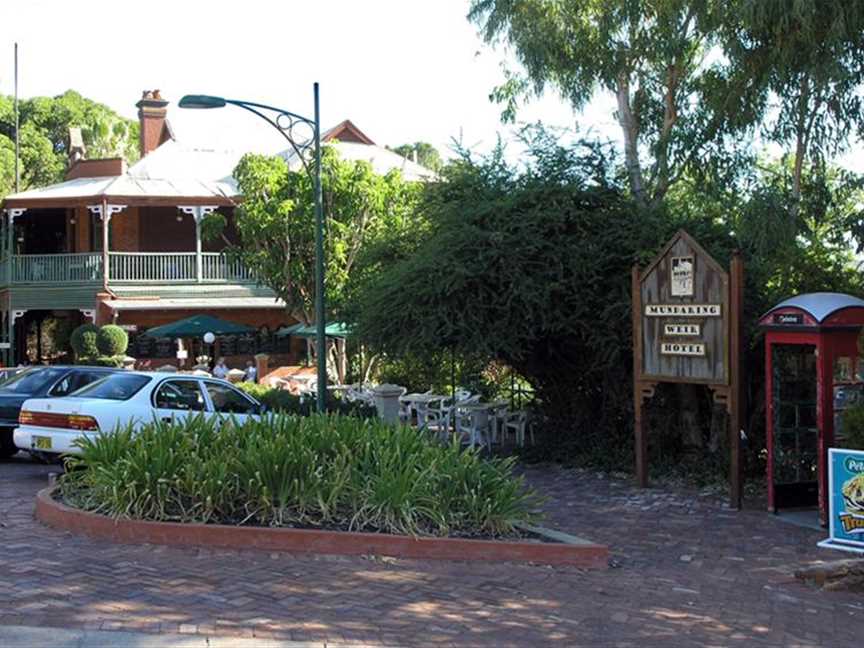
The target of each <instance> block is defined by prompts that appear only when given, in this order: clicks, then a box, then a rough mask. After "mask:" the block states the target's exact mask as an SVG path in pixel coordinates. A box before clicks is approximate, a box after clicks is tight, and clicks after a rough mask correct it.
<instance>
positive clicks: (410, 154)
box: [391, 142, 444, 173]
mask: <svg viewBox="0 0 864 648" xmlns="http://www.w3.org/2000/svg"><path fill="white" fill-rule="evenodd" d="M391 150H392V151H393V152H394V153H398V154H399V155H401V156H402V157H404V158H408V159H409V160H414V158H415V156H416V158H417V159H416V162H417V164H419V165H421V166H424V167H426V168H427V169H431V170H432V171H435V172H436V173H437V172H439V171H440V170H441V168H442V167H443V166H444V161H443V160H442V159H441V154H440V153H439V152H438V149H436V148H435V147H434V146H432V145H431V144H429V143H428V142H414V143H413V144H401V145H400V146H394V147H393V148H392V149H391Z"/></svg>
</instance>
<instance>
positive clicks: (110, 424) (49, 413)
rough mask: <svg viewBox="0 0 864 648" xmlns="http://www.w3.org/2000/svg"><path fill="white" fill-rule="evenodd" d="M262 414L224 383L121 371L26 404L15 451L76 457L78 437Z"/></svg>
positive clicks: (254, 402)
mask: <svg viewBox="0 0 864 648" xmlns="http://www.w3.org/2000/svg"><path fill="white" fill-rule="evenodd" d="M263 411H264V408H263V406H262V405H261V403H259V402H258V401H257V400H255V399H254V398H252V397H251V396H248V395H247V394H244V393H243V392H242V391H240V390H239V389H237V388H236V387H234V386H233V385H231V384H230V383H229V382H227V381H225V380H219V379H217V378H209V377H203V376H195V375H190V374H163V373H147V372H143V371H123V372H120V373H115V374H113V375H110V376H105V377H104V378H102V379H101V380H98V381H96V382H94V383H92V384H90V385H87V386H86V387H84V388H83V389H80V390H78V391H76V392H75V393H74V394H72V395H70V396H67V397H65V398H32V399H30V400H28V401H26V402H25V403H24V406H23V407H22V408H21V414H20V415H19V419H18V420H19V423H20V425H19V427H18V428H17V429H16V430H15V435H14V436H15V445H16V446H17V447H19V448H21V449H22V450H27V451H29V452H31V453H32V454H35V455H37V456H44V455H49V456H50V455H55V456H56V455H61V454H80V449H79V448H77V447H76V446H75V445H74V443H75V441H76V440H77V439H79V438H80V437H82V436H87V437H89V436H91V435H96V434H110V433H111V432H112V431H114V430H116V429H117V427H118V426H125V425H128V424H130V423H131V424H133V425H134V426H137V427H140V426H141V425H144V424H146V423H149V422H152V421H154V420H163V421H176V420H180V419H183V418H186V417H188V416H195V415H199V414H200V415H203V416H205V417H207V418H209V417H229V416H230V417H233V418H234V419H235V420H237V421H238V422H243V421H244V420H245V419H246V418H247V417H248V416H258V415H260V414H262V413H263Z"/></svg>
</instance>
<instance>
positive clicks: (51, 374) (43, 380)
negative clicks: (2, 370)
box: [0, 367, 68, 394]
mask: <svg viewBox="0 0 864 648" xmlns="http://www.w3.org/2000/svg"><path fill="white" fill-rule="evenodd" d="M66 371H68V369H52V368H48V367H34V368H33V369H28V370H27V371H25V372H24V373H20V374H18V375H17V376H14V377H13V378H10V379H9V380H8V381H7V382H5V383H3V388H2V389H0V392H5V393H12V394H35V393H36V392H38V391H39V390H40V389H44V388H45V387H47V386H48V385H49V384H51V383H53V382H54V381H55V380H57V379H58V378H60V376H62V375H63V374H64V372H66Z"/></svg>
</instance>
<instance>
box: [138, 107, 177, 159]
mask: <svg viewBox="0 0 864 648" xmlns="http://www.w3.org/2000/svg"><path fill="white" fill-rule="evenodd" d="M167 105H168V102H167V101H165V100H164V99H163V98H162V95H161V94H159V91H158V90H145V91H144V92H143V93H142V96H141V101H139V102H138V103H137V104H135V106H136V107H137V108H138V121H139V123H140V125H141V139H140V150H141V157H142V158H143V157H144V156H145V155H147V154H148V153H149V152H150V151H152V150H153V149H155V148H157V147H158V146H159V145H160V144H162V143H163V142H165V141H167V140H169V139H170V138H171V131H170V130H169V128H168V123H167V122H166V120H165V115H167V114H168V111H167V109H166V108H165V107H166V106H167Z"/></svg>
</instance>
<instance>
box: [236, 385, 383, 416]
mask: <svg viewBox="0 0 864 648" xmlns="http://www.w3.org/2000/svg"><path fill="white" fill-rule="evenodd" d="M237 387H238V388H240V389H242V390H243V391H245V392H246V393H247V394H249V395H250V396H252V398H254V399H256V400H258V401H260V402H261V403H263V404H264V405H266V406H267V409H269V410H270V411H272V412H279V413H283V414H299V415H301V416H309V415H310V414H312V413H313V412H315V397H314V396H305V397H301V396H296V395H295V394H292V393H291V392H289V391H286V390H284V389H273V388H271V387H267V386H265V385H259V384H257V383H250V382H241V383H238V384H237ZM327 411H328V412H331V413H338V414H345V415H348V416H356V417H359V418H372V417H374V416H376V414H377V412H376V410H375V408H374V407H373V406H370V405H364V404H363V403H356V402H355V403H349V402H348V401H345V400H341V399H338V398H336V397H335V396H334V395H333V394H332V393H329V392H328V394H327Z"/></svg>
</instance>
